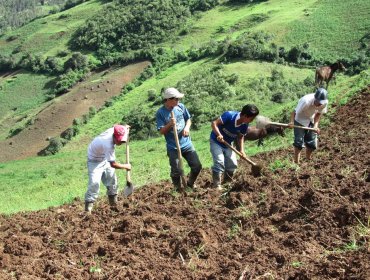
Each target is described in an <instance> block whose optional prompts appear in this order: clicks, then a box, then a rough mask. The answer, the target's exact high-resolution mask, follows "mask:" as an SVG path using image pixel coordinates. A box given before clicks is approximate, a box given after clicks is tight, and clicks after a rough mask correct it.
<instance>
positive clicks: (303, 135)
mask: <svg viewBox="0 0 370 280" xmlns="http://www.w3.org/2000/svg"><path fill="white" fill-rule="evenodd" d="M327 105H328V92H327V91H326V90H325V89H324V88H318V89H317V90H316V92H315V93H310V94H306V95H305V96H303V97H302V98H301V99H300V100H299V101H298V105H297V107H296V108H295V110H294V111H293V112H292V114H291V118H290V123H289V125H290V126H291V127H293V125H298V126H306V127H313V128H315V129H316V131H312V130H304V129H301V128H294V143H293V146H294V162H295V163H296V164H299V161H300V155H301V151H302V148H303V147H306V157H307V159H308V160H310V159H311V156H312V152H313V151H314V150H316V148H317V134H320V129H319V121H320V118H321V115H322V114H325V113H326V112H327Z"/></svg>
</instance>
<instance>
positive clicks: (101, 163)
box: [85, 125, 131, 212]
mask: <svg viewBox="0 0 370 280" xmlns="http://www.w3.org/2000/svg"><path fill="white" fill-rule="evenodd" d="M128 134H129V126H124V125H114V126H113V127H111V128H109V129H108V130H106V131H104V132H103V133H102V134H100V135H99V136H97V137H95V138H94V140H93V141H92V142H91V143H90V145H89V148H88V150H87V169H88V174H89V183H88V187H87V192H86V194H85V211H87V212H91V210H92V208H93V205H94V202H95V200H96V199H97V198H98V194H99V188H100V182H101V181H102V182H103V184H104V185H105V186H106V187H107V194H108V199H109V204H110V205H112V206H115V205H116V204H117V193H118V186H117V176H116V174H115V169H126V170H131V164H122V163H118V162H117V161H116V155H115V146H116V145H118V146H119V145H121V144H122V143H126V141H127V137H128Z"/></svg>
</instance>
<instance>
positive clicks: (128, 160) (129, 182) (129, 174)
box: [123, 138, 134, 197]
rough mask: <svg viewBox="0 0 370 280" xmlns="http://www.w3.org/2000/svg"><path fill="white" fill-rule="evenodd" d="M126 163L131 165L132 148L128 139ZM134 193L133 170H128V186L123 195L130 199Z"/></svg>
mask: <svg viewBox="0 0 370 280" xmlns="http://www.w3.org/2000/svg"><path fill="white" fill-rule="evenodd" d="M126 163H130V148H129V145H128V138H127V141H126ZM133 192H134V185H133V184H132V182H131V170H127V175H126V186H125V188H124V190H123V195H124V196H125V197H128V196H129V195H131V194H132V193H133Z"/></svg>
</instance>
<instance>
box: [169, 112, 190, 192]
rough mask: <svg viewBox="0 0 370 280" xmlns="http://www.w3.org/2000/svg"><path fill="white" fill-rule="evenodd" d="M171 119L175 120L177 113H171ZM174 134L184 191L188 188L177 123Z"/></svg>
mask: <svg viewBox="0 0 370 280" xmlns="http://www.w3.org/2000/svg"><path fill="white" fill-rule="evenodd" d="M171 118H173V119H174V118H175V113H174V112H173V111H171ZM173 134H174V136H175V142H176V148H177V156H178V158H179V169H180V172H181V183H182V186H183V189H185V188H186V180H185V177H184V169H183V165H182V154H181V148H180V143H179V136H178V135H177V128H176V123H175V125H174V126H173Z"/></svg>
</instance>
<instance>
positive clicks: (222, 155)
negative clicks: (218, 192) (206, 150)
mask: <svg viewBox="0 0 370 280" xmlns="http://www.w3.org/2000/svg"><path fill="white" fill-rule="evenodd" d="M210 146H211V154H212V158H213V166H212V171H213V172H215V173H223V172H224V171H225V170H226V171H228V172H231V173H232V172H234V171H235V169H236V168H237V166H238V162H237V160H236V154H235V153H234V151H233V150H231V149H230V148H223V147H221V146H220V145H218V144H217V143H216V142H215V141H214V140H213V139H211V140H210Z"/></svg>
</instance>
